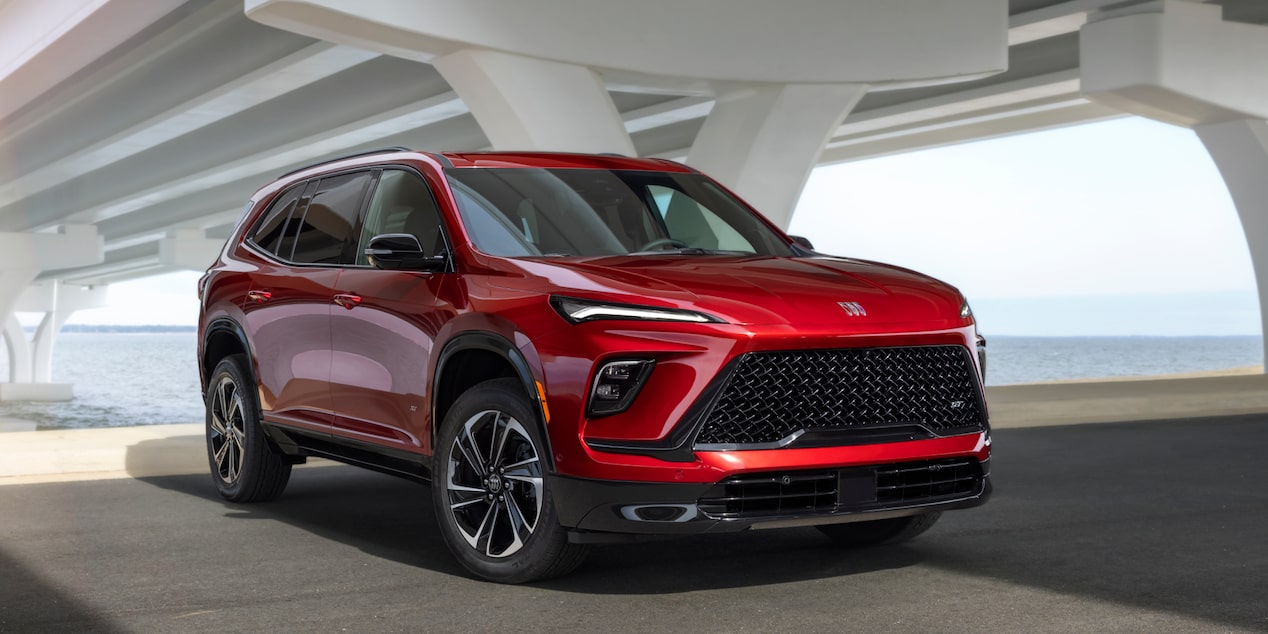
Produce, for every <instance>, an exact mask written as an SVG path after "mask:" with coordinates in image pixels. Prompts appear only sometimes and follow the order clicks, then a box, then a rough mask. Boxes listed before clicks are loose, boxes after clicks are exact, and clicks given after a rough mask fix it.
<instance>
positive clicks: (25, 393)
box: [0, 225, 104, 400]
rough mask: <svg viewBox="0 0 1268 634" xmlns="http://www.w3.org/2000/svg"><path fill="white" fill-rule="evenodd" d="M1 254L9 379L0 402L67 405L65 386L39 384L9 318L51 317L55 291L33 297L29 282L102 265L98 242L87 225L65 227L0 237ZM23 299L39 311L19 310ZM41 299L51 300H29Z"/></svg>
mask: <svg viewBox="0 0 1268 634" xmlns="http://www.w3.org/2000/svg"><path fill="white" fill-rule="evenodd" d="M0 253H3V254H4V260H3V262H0V320H4V334H5V337H4V339H5V347H6V349H7V352H8V356H9V373H10V376H9V382H8V383H0V400H66V399H69V398H70V396H71V392H70V387H69V386H65V387H64V388H63V387H52V386H50V385H49V384H48V383H47V379H45V382H44V383H40V382H39V378H38V377H36V372H35V366H34V361H33V357H32V356H31V346H30V345H29V344H28V343H27V340H26V335H25V333H24V332H23V331H22V327H21V324H19V323H18V320H17V318H16V317H15V316H14V314H13V313H14V312H15V310H18V309H26V310H35V311H37V312H45V313H48V312H52V311H53V308H54V307H55V306H56V288H55V287H54V288H53V290H52V293H51V295H50V294H48V293H47V292H44V291H39V290H38V289H37V292H35V293H34V294H32V293H31V292H30V288H31V282H32V281H33V280H34V279H35V278H36V276H38V275H39V274H40V273H41V272H44V271H50V270H57V269H62V268H69V267H75V266H88V265H90V264H96V263H98V262H101V261H102V259H103V258H104V245H103V242H102V239H101V237H100V236H98V235H97V229H96V227H93V226H91V225H71V226H64V227H61V228H60V230H59V231H58V232H57V233H0ZM24 295H26V297H27V300H26V303H28V304H29V303H31V302H36V303H37V307H35V308H31V307H30V306H19V303H21V302H23V296H24ZM43 296H47V297H51V299H50V300H47V301H45V300H43V299H37V300H31V299H30V298H31V297H43ZM50 326H51V322H50ZM51 336H52V335H51V333H50V334H49V335H47V337H46V341H47V347H48V348H49V349H50V350H51V347H52V340H51ZM50 354H51V353H50Z"/></svg>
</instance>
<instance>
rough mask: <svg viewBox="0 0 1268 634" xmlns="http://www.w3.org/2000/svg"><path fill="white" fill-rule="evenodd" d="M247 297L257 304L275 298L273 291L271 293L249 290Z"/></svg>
mask: <svg viewBox="0 0 1268 634" xmlns="http://www.w3.org/2000/svg"><path fill="white" fill-rule="evenodd" d="M247 299H248V300H250V301H253V302H255V303H257V304H263V303H264V302H267V301H269V300H270V299H273V293H270V292H269V291H248V292H247Z"/></svg>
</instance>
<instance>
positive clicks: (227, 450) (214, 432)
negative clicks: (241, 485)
mask: <svg viewBox="0 0 1268 634" xmlns="http://www.w3.org/2000/svg"><path fill="white" fill-rule="evenodd" d="M210 431H211V435H210V439H209V440H210V441H211V452H212V459H213V460H214V461H215V466H216V471H217V474H218V475H219V476H220V479H221V480H222V481H223V482H224V483H225V484H230V485H231V484H233V483H235V482H237V481H238V477H239V476H240V475H242V462H243V459H244V458H245V456H246V451H245V443H246V420H245V418H244V417H243V406H242V396H241V395H240V394H239V393H238V385H237V384H236V383H234V381H233V379H232V378H231V377H228V376H224V377H221V378H220V381H219V382H218V383H216V389H215V390H214V391H213V393H212V399H211V430H210Z"/></svg>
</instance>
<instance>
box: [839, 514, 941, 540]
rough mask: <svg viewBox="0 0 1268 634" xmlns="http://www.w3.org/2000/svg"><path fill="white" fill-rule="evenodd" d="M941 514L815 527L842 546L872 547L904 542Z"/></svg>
mask: <svg viewBox="0 0 1268 634" xmlns="http://www.w3.org/2000/svg"><path fill="white" fill-rule="evenodd" d="M939 517H942V513H925V514H923V515H912V516H910V517H893V518H890V519H884V520H870V521H867V522H850V523H848V524H825V525H823V526H817V527H816V528H818V529H819V532H821V533H823V534H824V535H827V536H828V537H829V538H830V539H831V540H832V541H834V542H837V543H838V544H841V545H844V546H873V545H876V544H896V543H899V542H905V541H907V540H909V539H912V538H914V537H916V536H917V535H919V534H921V533H923V532H925V531H927V530H929V529H930V528H932V527H933V525H934V523H936V522H937V521H938V518H939Z"/></svg>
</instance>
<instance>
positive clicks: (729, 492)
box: [548, 457, 991, 542]
mask: <svg viewBox="0 0 1268 634" xmlns="http://www.w3.org/2000/svg"><path fill="white" fill-rule="evenodd" d="M548 478H549V481H550V487H551V490H552V491H553V496H554V500H555V508H556V510H557V512H558V515H559V521H560V523H561V524H562V525H563V526H565V527H567V528H569V529H570V539H572V540H573V541H577V542H604V541H618V540H621V539H625V538H628V537H629V536H634V535H662V536H672V535H691V534H699V533H722V532H736V531H743V530H749V529H766V528H790V527H796V526H816V525H822V524H837V523H845V522H859V521H868V520H877V519H886V518H891V517H903V516H910V515H919V514H923V513H932V512H938V511H944V510H952V509H962V508H970V507H974V506H978V505H981V504H983V503H985V502H986V500H987V498H988V497H989V496H990V494H991V481H990V460H989V459H988V460H985V461H982V462H978V461H977V460H976V459H975V458H972V457H962V458H956V459H935V460H925V461H916V462H906V463H886V464H877V465H865V466H854V467H844V468H837V469H827V470H814V471H805V470H796V471H792V470H788V471H775V472H760V473H749V474H743V475H738V476H732V477H728V478H724V479H723V480H721V481H719V482H715V483H663V482H614V481H607V480H592V479H585V478H575V477H569V476H561V475H552V476H548Z"/></svg>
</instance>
